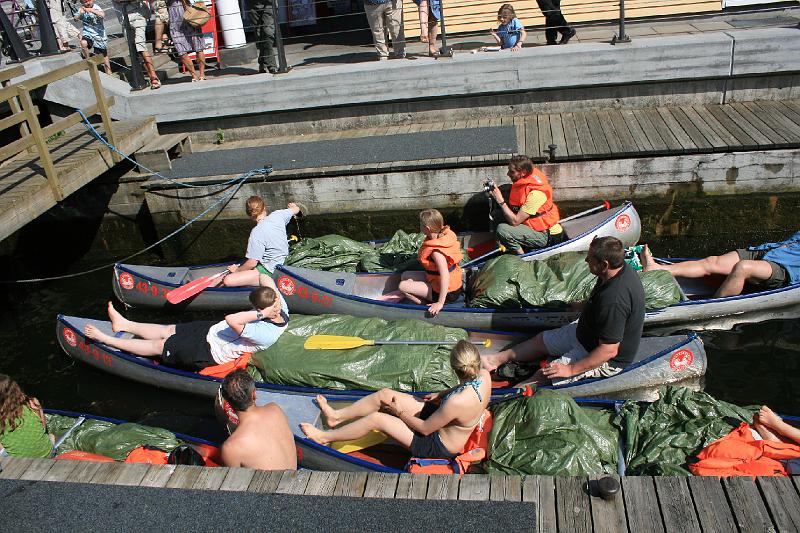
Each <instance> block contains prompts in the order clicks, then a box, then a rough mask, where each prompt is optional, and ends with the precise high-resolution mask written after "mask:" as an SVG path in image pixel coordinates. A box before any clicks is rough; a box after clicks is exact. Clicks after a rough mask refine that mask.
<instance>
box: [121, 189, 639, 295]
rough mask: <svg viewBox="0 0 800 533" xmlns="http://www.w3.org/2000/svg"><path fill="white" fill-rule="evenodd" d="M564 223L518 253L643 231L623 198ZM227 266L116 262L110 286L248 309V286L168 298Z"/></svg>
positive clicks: (482, 243) (534, 254) (480, 243)
mask: <svg viewBox="0 0 800 533" xmlns="http://www.w3.org/2000/svg"><path fill="white" fill-rule="evenodd" d="M563 227H564V231H565V232H566V234H567V236H568V237H569V240H567V241H565V242H562V243H561V244H558V245H556V246H551V247H549V248H542V249H541V250H533V251H531V252H529V253H527V254H525V255H523V256H520V257H522V258H523V259H525V260H531V261H532V260H539V259H545V258H547V257H550V256H551V255H555V254H560V253H563V252H580V251H586V250H588V249H589V243H591V242H592V239H593V238H594V237H595V236H598V237H603V236H613V237H617V238H619V239H620V240H621V241H622V242H623V243H624V244H625V245H626V246H633V245H634V244H636V242H637V241H638V240H639V235H640V234H641V221H640V219H639V214H638V213H637V212H636V209H635V208H634V207H633V204H631V203H630V202H624V203H623V204H621V205H619V206H617V207H614V208H612V209H609V210H607V211H601V212H599V213H593V214H589V215H585V216H582V217H579V218H576V219H573V220H569V221H567V222H564V223H563ZM460 238H461V240H462V243H463V245H464V246H465V247H466V248H467V249H468V250H471V252H470V257H471V258H477V257H480V256H481V255H484V254H485V253H486V252H488V251H490V250H492V249H493V248H494V247H495V246H496V243H495V241H494V236H493V235H492V234H490V233H486V232H483V233H468V234H462V235H460ZM375 242H377V241H375ZM228 264H229V263H226V264H215V265H204V266H178V267H159V266H146V265H132V264H123V263H118V264H116V265H115V266H114V273H113V277H112V286H113V289H114V294H115V295H116V297H117V298H118V299H119V300H120V301H121V302H123V303H124V304H125V305H128V306H132V307H153V308H159V309H220V310H241V309H246V308H249V307H250V304H249V302H248V300H247V295H248V294H249V293H250V291H251V288H249V287H229V288H225V287H215V288H208V289H205V290H204V291H203V292H201V293H199V294H198V295H196V296H194V297H193V298H190V299H187V300H185V301H183V302H181V303H180V304H178V305H172V304H170V303H169V302H167V300H166V297H167V294H168V293H169V291H171V290H173V289H175V288H176V287H180V286H181V285H184V284H186V283H189V282H190V281H193V280H196V279H198V278H201V277H204V276H208V275H210V274H216V273H218V272H220V271H222V270H224V269H225V267H227V266H228ZM480 264H482V262H481V261H479V262H477V263H476V264H475V265H474V267H476V268H477V267H479V266H480ZM315 272H319V271H315ZM290 309H291V306H290Z"/></svg>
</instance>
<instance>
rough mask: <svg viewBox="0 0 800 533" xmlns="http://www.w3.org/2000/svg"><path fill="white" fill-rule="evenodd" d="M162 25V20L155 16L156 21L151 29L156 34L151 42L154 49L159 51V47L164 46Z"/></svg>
mask: <svg viewBox="0 0 800 533" xmlns="http://www.w3.org/2000/svg"><path fill="white" fill-rule="evenodd" d="M164 26H165V24H164V22H163V21H162V20H161V19H159V18H158V17H156V21H155V23H154V24H153V30H154V31H155V34H156V39H155V41H154V42H153V50H154V51H161V49H162V48H163V47H164Z"/></svg>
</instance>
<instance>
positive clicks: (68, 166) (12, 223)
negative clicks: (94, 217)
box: [0, 56, 158, 240]
mask: <svg viewBox="0 0 800 533" xmlns="http://www.w3.org/2000/svg"><path fill="white" fill-rule="evenodd" d="M97 57H99V56H96V57H95V58H93V59H92V60H88V61H82V62H78V63H73V64H71V65H68V66H66V67H63V68H61V69H58V70H54V71H52V72H48V73H46V74H42V75H40V76H36V77H33V78H29V79H26V80H25V81H24V82H22V83H18V84H15V85H11V84H10V83H9V80H10V79H12V78H14V77H17V76H19V75H20V74H21V73H22V68H21V67H14V68H12V69H7V70H4V71H0V81H2V83H3V88H2V89H0V101H5V102H8V105H9V107H10V109H11V112H12V115H11V116H10V117H7V118H4V119H2V120H0V130H5V129H11V128H18V129H19V133H20V138H19V139H18V140H16V141H13V142H11V143H9V144H8V145H6V146H4V147H2V148H0V240H2V239H4V238H6V237H8V236H9V235H11V234H12V233H14V232H15V231H17V230H18V229H20V228H21V227H22V226H24V225H25V224H27V223H28V222H30V221H31V220H33V219H35V218H36V217H38V216H39V215H41V214H42V213H44V212H45V211H47V210H48V209H50V208H51V207H53V206H55V205H56V204H57V203H58V202H60V201H61V200H63V199H64V198H65V197H66V196H68V195H70V194H72V193H73V192H75V191H77V190H78V189H80V188H81V187H83V186H84V185H86V184H87V183H89V182H90V181H92V180H93V179H95V178H97V177H98V176H100V175H101V174H102V173H103V172H105V171H107V170H108V169H110V168H111V167H113V166H114V165H115V164H116V163H117V162H119V160H120V156H119V155H118V154H114V153H112V151H111V150H110V149H109V148H108V147H107V146H106V145H105V144H104V143H102V142H101V141H99V140H98V139H96V138H95V137H94V136H93V135H92V134H91V133H90V132H89V131H88V130H87V128H86V126H85V125H84V123H83V117H82V116H81V115H80V113H77V112H75V113H73V114H71V115H69V116H68V117H65V118H63V119H60V120H57V121H55V122H54V123H53V124H50V125H47V126H42V125H41V124H40V123H39V121H40V119H39V116H38V115H39V112H38V109H37V107H36V106H35V105H34V104H33V101H32V99H31V91H34V90H37V89H39V88H40V87H44V86H46V85H48V84H50V83H53V82H54V81H57V80H59V79H62V78H64V77H67V76H71V75H75V74H78V73H80V72H82V71H88V72H89V75H90V77H91V78H92V84H93V86H94V89H95V97H96V99H97V103H96V104H94V105H91V106H89V107H87V108H85V109H83V110H82V112H83V114H84V115H85V116H87V117H91V116H92V115H100V117H101V119H102V120H101V122H100V123H99V124H95V125H94V127H95V128H96V129H97V131H98V133H100V135H102V136H103V137H105V138H106V139H107V140H108V141H109V142H110V143H111V144H113V145H114V146H116V147H117V149H118V150H119V151H120V152H122V153H123V154H125V155H130V154H132V153H134V152H135V151H136V150H138V149H139V148H141V147H142V146H144V145H145V144H146V143H147V142H148V141H150V140H151V139H153V138H155V137H157V135H158V131H157V129H156V125H155V119H153V118H152V117H148V118H144V119H137V120H125V121H119V122H113V121H111V119H110V118H109V115H108V107H109V106H110V105H112V104H113V99H111V98H107V97H106V96H105V94H104V93H103V88H102V85H101V83H100V80H99V74H98V73H97V69H96V64H97V61H98V60H97Z"/></svg>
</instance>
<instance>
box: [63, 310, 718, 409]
mask: <svg viewBox="0 0 800 533" xmlns="http://www.w3.org/2000/svg"><path fill="white" fill-rule="evenodd" d="M90 323H91V324H94V325H95V326H96V327H97V328H99V329H100V330H102V331H104V332H106V333H108V334H111V335H123V336H125V337H127V338H131V337H132V336H131V335H130V334H128V333H125V334H114V333H113V332H112V331H111V324H110V322H108V321H102V320H92V319H87V318H79V317H71V316H64V315H59V316H58V319H57V321H56V338H57V339H58V342H59V344H60V345H61V348H62V349H63V350H64V351H65V352H67V354H68V355H70V356H71V357H72V358H74V359H76V360H78V361H82V362H84V363H87V364H89V365H90V366H94V367H96V368H99V369H101V370H104V371H106V372H110V373H112V374H114V375H117V376H120V377H123V378H126V379H132V380H134V381H138V382H140V383H144V384H147V385H153V386H156V387H161V388H165V389H170V390H175V391H179V392H186V393H190V394H196V395H199V396H206V397H212V396H214V395H215V394H216V393H217V390H218V388H219V385H220V383H221V382H222V379H220V378H215V377H210V376H205V375H201V374H198V373H196V372H189V371H186V370H180V369H177V368H172V367H169V366H167V365H163V364H158V363H157V362H154V361H153V360H152V359H150V358H145V357H137V356H135V355H132V354H130V353H126V352H122V351H119V350H116V349H114V348H110V347H108V346H105V345H104V344H102V343H97V342H92V341H88V342H87V339H86V337H85V336H84V334H83V329H84V327H85V326H86V324H90ZM468 333H469V336H470V339H471V340H481V341H482V340H484V339H486V338H489V339H491V341H492V345H491V346H490V347H488V348H485V347H479V350H480V351H481V353H482V354H483V355H489V354H491V353H496V352H498V351H500V350H502V349H503V348H504V347H505V346H507V345H508V344H510V343H512V342H517V341H519V340H520V339H521V338H522V339H524V338H527V336H528V335H524V334H521V333H509V332H498V331H483V330H475V329H472V330H468ZM705 372H706V353H705V349H704V347H703V342H702V341H701V340H700V338H699V337H698V336H697V335H696V334H694V333H690V334H688V335H675V336H665V337H644V338H642V342H641V343H640V346H639V352H638V353H637V355H636V358H635V360H634V363H633V364H631V365H630V366H629V367H628V368H626V369H625V370H624V371H622V372H620V373H619V374H617V375H615V376H612V377H608V378H602V379H586V380H581V381H578V382H575V383H570V384H566V385H559V386H554V387H548V388H553V389H556V390H560V391H564V392H566V393H567V394H569V395H571V396H574V397H578V396H591V397H615V398H634V399H641V400H648V399H654V398H655V397H656V389H657V388H658V387H659V386H660V385H665V384H680V385H686V386H690V387H694V388H697V387H698V386H699V379H700V377H701V376H703V375H704V374H705ZM256 387H257V393H258V394H262V393H263V394H267V393H270V394H271V393H278V394H288V395H297V396H311V397H313V396H315V395H317V394H325V395H332V396H363V395H365V394H368V393H369V392H370V391H363V390H331V389H322V388H318V387H301V386H294V385H280V384H274V383H257V384H256ZM516 390H517V389H513V388H510V387H498V388H496V389H495V390H494V392H493V395H494V396H498V397H499V396H505V395H507V394H509V393H515V392H516ZM418 394H420V395H424V394H426V391H420V392H419V393H418Z"/></svg>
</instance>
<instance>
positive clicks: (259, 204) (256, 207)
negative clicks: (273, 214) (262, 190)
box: [244, 196, 267, 220]
mask: <svg viewBox="0 0 800 533" xmlns="http://www.w3.org/2000/svg"><path fill="white" fill-rule="evenodd" d="M244 210H245V213H247V216H248V217H250V218H252V219H253V220H255V218H256V217H257V216H258V215H260V214H261V213H266V212H267V206H266V204H265V203H264V199H263V198H261V197H260V196H251V197H250V198H248V199H247V203H246V204H245V208H244Z"/></svg>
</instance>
